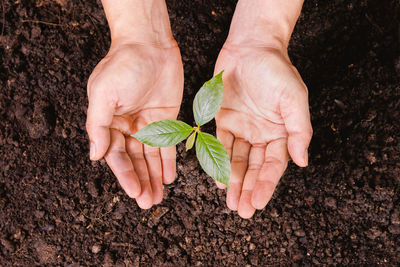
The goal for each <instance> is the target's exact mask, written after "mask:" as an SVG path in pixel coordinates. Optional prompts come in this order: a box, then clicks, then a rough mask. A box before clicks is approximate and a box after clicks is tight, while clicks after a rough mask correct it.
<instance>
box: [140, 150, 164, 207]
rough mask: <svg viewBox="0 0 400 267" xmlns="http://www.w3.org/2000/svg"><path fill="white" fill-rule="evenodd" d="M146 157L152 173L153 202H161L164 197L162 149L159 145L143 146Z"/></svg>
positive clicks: (148, 168)
mask: <svg viewBox="0 0 400 267" xmlns="http://www.w3.org/2000/svg"><path fill="white" fill-rule="evenodd" d="M143 147H144V149H143V151H144V158H145V159H146V165H147V170H148V171H149V175H150V183H151V189H152V190H153V204H160V203H161V201H162V198H163V185H162V165H161V155H160V149H159V148H158V147H151V146H148V145H144V146H143Z"/></svg>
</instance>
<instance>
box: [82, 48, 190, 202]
mask: <svg viewBox="0 0 400 267" xmlns="http://www.w3.org/2000/svg"><path fill="white" fill-rule="evenodd" d="M182 90H183V68H182V62H181V57H180V52H179V49H178V47H177V45H176V43H174V42H172V43H171V45H170V46H168V47H158V46H151V45H143V44H137V43H118V42H117V43H113V44H112V46H111V49H110V51H109V53H108V54H107V56H106V57H105V58H104V59H103V60H102V61H101V62H100V63H99V64H98V65H97V67H96V68H95V69H94V71H93V73H92V75H91V76H90V78H89V82H88V97H89V108H88V114H87V124H86V126H87V132H88V134H89V138H90V142H91V148H90V157H91V159H92V160H98V159H100V158H102V157H103V156H104V155H105V159H106V161H107V163H108V165H109V166H110V168H111V169H112V171H113V172H114V174H115V176H116V177H117V178H118V181H119V183H120V184H121V186H122V188H123V189H124V190H125V191H126V193H127V194H128V195H129V196H130V197H132V198H136V201H137V203H138V205H139V206H140V207H141V208H145V209H146V208H150V207H151V206H152V205H153V204H158V203H160V202H161V201H162V197H163V186H162V183H165V184H169V183H171V182H173V181H174V179H175V175H176V163H175V161H176V152H175V147H169V148H161V149H159V148H153V147H150V146H147V145H142V144H141V143H140V142H139V141H137V140H136V139H135V138H133V137H130V134H132V133H135V132H136V131H138V130H139V129H140V128H142V127H144V126H145V125H147V124H149V123H151V122H153V121H158V120H163V119H176V117H177V115H178V111H179V107H180V103H181V99H182Z"/></svg>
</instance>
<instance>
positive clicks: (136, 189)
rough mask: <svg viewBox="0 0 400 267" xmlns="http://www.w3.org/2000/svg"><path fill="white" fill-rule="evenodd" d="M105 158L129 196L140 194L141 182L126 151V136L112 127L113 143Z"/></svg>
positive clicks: (133, 196)
mask: <svg viewBox="0 0 400 267" xmlns="http://www.w3.org/2000/svg"><path fill="white" fill-rule="evenodd" d="M105 159H106V161H107V164H108V165H109V166H110V168H111V170H112V171H113V173H114V174H115V176H116V177H117V179H118V181H119V183H120V185H121V187H122V188H123V189H124V190H125V192H126V193H127V194H128V196H129V197H131V198H135V197H137V196H139V195H140V192H141V187H140V182H139V179H138V177H137V175H136V173H135V171H134V168H133V165H132V162H131V159H130V158H129V155H128V154H127V153H126V150H125V137H124V135H123V134H122V133H120V132H119V131H117V130H114V129H111V144H110V148H109V149H108V151H107V153H106V155H105Z"/></svg>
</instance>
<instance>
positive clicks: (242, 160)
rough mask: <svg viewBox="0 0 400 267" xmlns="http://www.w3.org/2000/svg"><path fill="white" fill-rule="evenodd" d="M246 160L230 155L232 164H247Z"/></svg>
mask: <svg viewBox="0 0 400 267" xmlns="http://www.w3.org/2000/svg"><path fill="white" fill-rule="evenodd" d="M247 160H248V158H247V157H245V156H243V155H232V163H247Z"/></svg>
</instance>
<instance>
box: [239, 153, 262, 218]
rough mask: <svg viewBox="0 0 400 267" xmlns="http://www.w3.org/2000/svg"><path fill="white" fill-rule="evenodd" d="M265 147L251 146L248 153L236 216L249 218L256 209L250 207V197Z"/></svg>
mask: <svg viewBox="0 0 400 267" xmlns="http://www.w3.org/2000/svg"><path fill="white" fill-rule="evenodd" d="M264 155H265V146H252V147H251V149H250V153H249V163H248V167H247V171H246V175H245V177H244V181H243V187H242V193H241V195H240V200H239V205H238V214H239V216H240V217H242V218H245V219H248V218H251V217H252V216H253V214H254V212H255V211H256V209H255V208H254V207H253V205H251V195H252V193H253V189H254V186H255V184H256V180H257V177H258V174H259V173H260V170H261V166H262V164H263V162H264Z"/></svg>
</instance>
